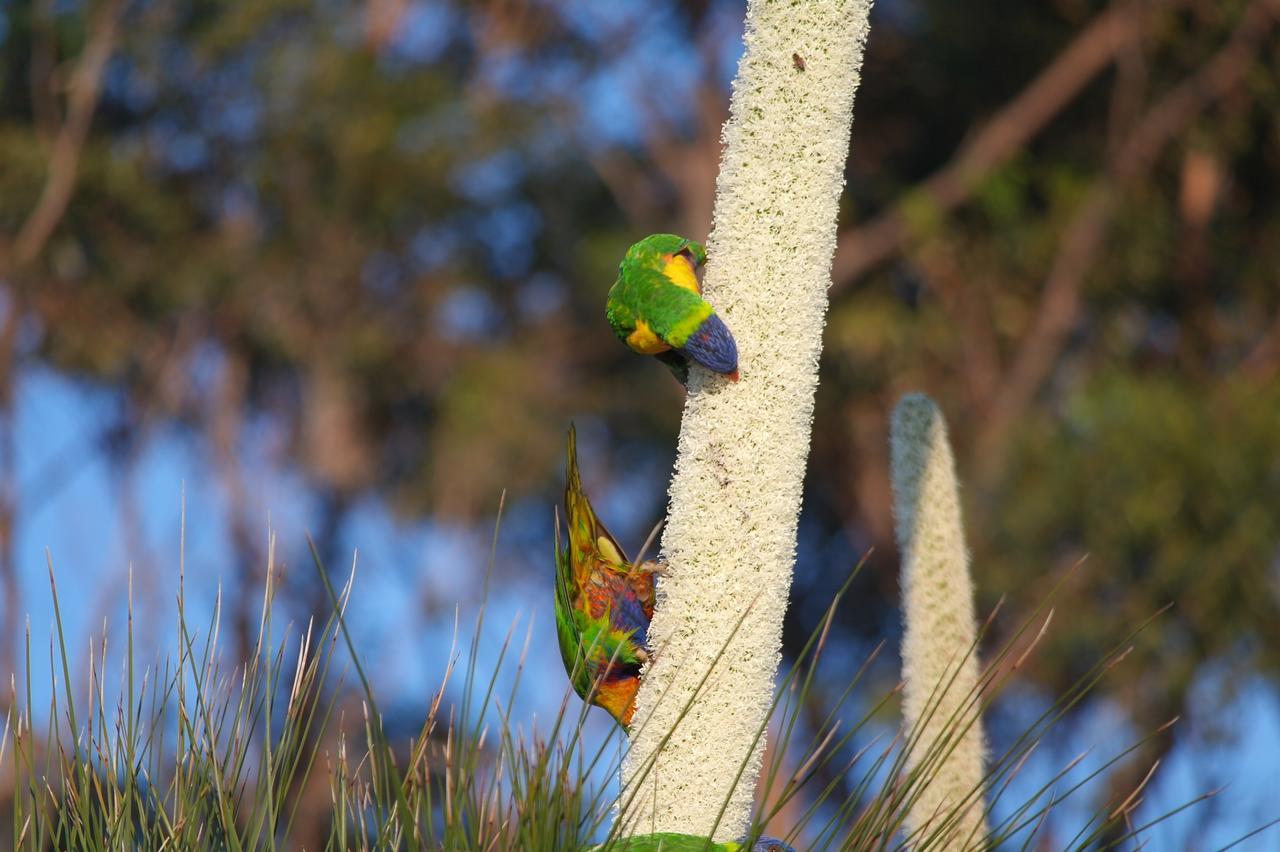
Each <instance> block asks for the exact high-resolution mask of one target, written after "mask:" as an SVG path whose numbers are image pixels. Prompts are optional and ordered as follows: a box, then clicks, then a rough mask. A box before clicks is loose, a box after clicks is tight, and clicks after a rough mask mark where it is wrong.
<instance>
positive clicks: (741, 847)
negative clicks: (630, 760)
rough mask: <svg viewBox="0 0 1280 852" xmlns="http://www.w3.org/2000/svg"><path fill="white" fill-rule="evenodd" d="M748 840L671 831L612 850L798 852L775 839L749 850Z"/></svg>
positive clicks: (630, 840) (633, 839)
mask: <svg viewBox="0 0 1280 852" xmlns="http://www.w3.org/2000/svg"><path fill="white" fill-rule="evenodd" d="M745 844H746V838H743V839H742V840H740V841H738V842H736V843H735V842H734V841H729V842H727V843H716V842H714V841H711V840H709V839H707V838H705V837H698V836H697V835H695V834H674V833H672V832H669V831H664V832H659V833H658V834H644V835H640V836H638V837H627V838H624V839H622V840H619V841H618V842H617V843H615V844H614V845H613V846H611V847H610V848H611V849H614V850H617V852H796V850H794V849H792V848H791V847H790V846H788V845H787V844H785V843H783V842H782V841H781V840H778V839H777V838H774V837H761V838H760V839H759V840H757V841H756V842H755V843H753V844H751V846H750V847H749V848H748V847H747V846H746V845H745Z"/></svg>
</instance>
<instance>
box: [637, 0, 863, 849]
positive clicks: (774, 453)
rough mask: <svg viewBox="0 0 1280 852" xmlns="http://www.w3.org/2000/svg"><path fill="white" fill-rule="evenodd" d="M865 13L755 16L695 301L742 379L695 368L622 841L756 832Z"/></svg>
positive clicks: (807, 5)
mask: <svg viewBox="0 0 1280 852" xmlns="http://www.w3.org/2000/svg"><path fill="white" fill-rule="evenodd" d="M870 8H871V3H870V0H804V2H791V1H790V0H788V1H787V2H781V0H751V2H749V3H748V6H747V23H746V35H745V41H746V51H745V53H744V55H743V57H742V60H741V62H740V64H739V66H738V74H737V78H736V80H735V81H734V84H733V96H732V100H731V104H730V118H729V121H728V122H727V123H726V125H725V129H724V142H725V151H724V157H723V160H722V162H721V166H720V175H719V180H718V184H717V191H716V202H715V223H714V229H713V231H712V234H711V238H710V240H709V246H708V248H709V263H708V266H707V275H706V281H705V289H704V293H705V295H706V297H707V299H708V300H709V301H710V302H711V303H712V305H713V306H714V307H715V308H716V311H717V312H718V313H719V314H720V316H721V317H722V318H723V319H724V321H725V322H726V324H727V325H728V326H729V328H730V330H731V331H732V332H733V335H734V337H735V338H736V340H737V343H738V351H739V365H740V370H741V377H742V378H741V381H740V382H738V383H736V384H731V383H728V382H727V381H725V380H724V379H722V378H720V377H717V376H712V375H710V374H708V373H706V372H705V371H702V370H701V369H700V368H698V367H695V368H694V369H693V374H692V375H691V377H690V382H689V398H688V402H687V403H686V406H685V412H684V422H683V426H682V429H681V432H680V442H679V456H678V458H677V459H676V466H675V472H674V475H673V477H672V481H671V490H670V496H671V502H670V511H669V515H668V521H667V526H666V529H665V532H664V534H663V539H662V546H663V553H664V560H665V561H666V563H667V565H668V569H669V573H668V574H667V576H665V577H663V578H662V579H661V580H660V584H659V601H658V608H657V612H656V614H655V616H654V619H653V624H652V626H651V628H650V634H649V635H650V639H651V645H652V647H653V648H654V649H655V650H656V654H655V657H654V660H653V662H652V663H651V665H650V666H649V669H648V671H647V673H646V674H645V677H644V681H643V684H642V686H641V689H640V694H639V697H638V700H637V703H636V715H635V720H634V722H633V725H632V730H631V733H632V742H631V748H630V751H629V754H628V756H627V759H626V761H625V762H624V766H623V772H622V775H623V785H624V789H623V794H622V800H623V802H624V803H626V802H628V800H630V806H629V807H626V808H625V811H626V813H625V818H626V819H627V821H628V822H627V826H626V828H627V833H636V834H645V833H649V832H658V831H676V832H685V833H689V834H699V835H703V836H706V835H707V834H709V833H710V831H711V828H712V825H713V823H715V820H716V818H717V815H719V814H721V811H722V808H724V812H723V816H722V817H721V818H720V822H719V824H718V825H717V826H716V829H715V837H716V839H717V840H726V839H732V838H737V837H739V836H741V835H742V834H743V832H744V831H745V830H746V828H747V826H748V822H749V819H750V811H751V804H752V795H753V792H754V790H755V786H756V779H757V776H758V774H759V768H760V762H761V754H762V748H763V745H764V742H763V738H758V733H759V731H760V729H761V726H762V725H763V723H764V720H765V716H766V714H767V712H768V709H769V706H770V703H771V701H772V698H773V691H774V678H775V676H776V674H777V668H778V663H779V659H780V656H779V648H780V645H781V635H782V618H783V615H784V613H785V611H786V606H787V596H788V591H789V588H790V585H791V569H792V564H793V562H794V559H795V541H796V521H797V517H798V514H799V511H800V494H801V486H802V484H803V479H804V470H805V464H806V460H807V458H808V453H809V434H810V427H811V421H812V417H813V395H814V390H815V388H816V386H817V370H818V357H819V354H820V352H821V348H822V327H823V322H824V317H825V314H826V309H827V289H828V287H829V286H830V283H831V258H832V255H833V252H834V250H835V240H836V212H837V203H838V200H839V197H840V192H841V189H842V188H843V182H844V177H843V175H844V165H845V160H846V158H847V155H848V149H849V132H850V125H851V122H852V115H853V96H854V91H855V90H856V88H857V86H858V81H859V74H858V71H859V68H860V67H861V64H862V53H863V45H864V43H865V40H866V36H867V26H868V22H867V19H868V15H869V13H870ZM731 637H732V638H731ZM713 664H714V670H712V666H713ZM708 671H711V674H710V676H709V677H708V676H707V674H708ZM704 678H705V682H704ZM686 711H687V712H686ZM659 751H660V753H659ZM744 764H745V765H746V771H745V772H741V775H740V774H739V773H740V770H741V768H742V766H743V765H744ZM735 779H737V784H736V785H735V783H734V782H735ZM633 794H634V798H632V796H633ZM726 801H727V802H728V806H727V808H726V807H725V803H726Z"/></svg>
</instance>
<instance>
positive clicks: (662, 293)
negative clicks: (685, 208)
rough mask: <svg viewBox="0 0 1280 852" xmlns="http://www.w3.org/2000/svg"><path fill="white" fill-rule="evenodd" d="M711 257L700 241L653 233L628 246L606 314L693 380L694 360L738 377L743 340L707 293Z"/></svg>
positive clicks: (629, 338) (643, 349)
mask: <svg viewBox="0 0 1280 852" xmlns="http://www.w3.org/2000/svg"><path fill="white" fill-rule="evenodd" d="M706 261H707V252H706V249H704V248H703V247H702V244H701V243H695V242H694V241H693V240H686V239H685V238H683V237H678V236H676V235H675V234H654V235H653V236H649V237H645V238H644V239H643V240H641V241H640V242H638V243H636V244H635V245H633V246H632V247H631V248H629V249H627V254H626V257H624V258H623V259H622V263H621V264H620V265H619V266H618V280H617V281H615V282H614V284H613V287H612V288H611V289H610V290H609V301H608V304H607V305H606V306H605V315H606V316H607V317H608V318H609V325H611V326H613V331H614V333H615V334H617V335H618V337H619V338H620V339H621V340H622V342H623V343H625V344H627V346H629V347H631V348H632V349H633V350H635V351H636V352H639V353H640V354H641V355H654V356H656V357H657V358H658V360H660V361H662V362H663V363H665V364H666V365H667V366H668V367H670V368H671V372H673V373H675V375H676V378H677V379H679V380H680V382H681V384H684V383H686V382H687V381H688V378H689V362H690V361H693V362H695V363H698V364H701V365H702V366H704V367H706V368H707V369H708V370H710V371H711V372H713V373H720V374H721V375H723V376H725V377H727V378H728V379H729V380H730V381H733V382H736V381H737V380H738V344H737V343H736V342H734V339H733V335H732V334H730V333H729V328H728V326H726V325H725V324H724V322H723V321H722V320H721V319H720V317H718V316H716V313H715V311H713V310H712V309H711V305H709V304H707V301H706V300H705V299H703V298H702V285H701V284H700V283H699V281H698V274H697V273H698V269H699V267H701V266H702V265H703V264H704V263H706Z"/></svg>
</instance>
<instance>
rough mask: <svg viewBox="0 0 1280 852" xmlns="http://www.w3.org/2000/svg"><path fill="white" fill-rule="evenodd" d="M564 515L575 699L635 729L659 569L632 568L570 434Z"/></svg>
mask: <svg viewBox="0 0 1280 852" xmlns="http://www.w3.org/2000/svg"><path fill="white" fill-rule="evenodd" d="M564 512H565V519H566V521H567V522H568V526H569V541H568V544H567V545H565V546H564V547H563V548H561V544H560V521H559V518H558V517H557V520H556V633H557V635H558V637H559V640H560V655H561V656H562V657H563V658H564V667H565V670H566V671H567V672H568V673H569V679H570V680H571V681H572V683H573V688H574V691H575V692H577V693H578V695H579V696H581V697H582V699H583V700H584V701H587V702H589V703H591V704H595V705H597V706H599V707H603V708H604V709H605V710H608V711H609V714H610V715H611V716H613V718H615V719H617V720H618V722H619V723H620V724H621V725H623V726H624V727H625V726H627V725H629V724H631V714H632V712H633V711H634V709H635V697H636V690H638V689H639V688H640V667H641V665H642V664H643V663H644V662H645V661H646V660H648V658H649V655H648V652H647V651H646V650H645V647H644V643H645V638H646V635H647V634H648V631H649V621H650V620H651V619H652V618H653V601H654V574H656V573H658V572H659V571H660V570H661V566H660V565H658V563H656V562H644V563H641V564H640V565H632V564H631V561H630V560H628V559H627V556H626V554H625V553H623V551H622V547H621V546H619V544H618V542H617V540H616V539H615V538H614V537H613V535H612V534H611V533H610V532H609V531H608V530H607V529H605V526H604V524H602V523H601V522H600V519H599V518H597V517H596V513H595V511H594V510H593V509H592V508H591V501H590V500H588V499H587V495H586V494H584V493H583V491H582V480H581V479H580V478H579V476H578V448H577V437H576V435H575V433H574V430H573V427H572V426H570V427H569V449H568V459H567V461H566V464H565V487H564Z"/></svg>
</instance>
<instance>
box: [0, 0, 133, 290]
mask: <svg viewBox="0 0 1280 852" xmlns="http://www.w3.org/2000/svg"><path fill="white" fill-rule="evenodd" d="M123 9H124V2H123V0H107V2H106V3H104V4H103V5H102V6H101V7H100V8H99V9H98V11H97V12H96V14H94V15H93V20H92V22H91V23H90V24H89V30H88V32H89V37H88V41H86V42H85V46H84V51H83V52H82V53H81V55H80V59H79V61H78V62H77V63H76V67H75V70H74V71H73V72H72V74H71V79H70V80H69V81H68V88H69V92H68V95H67V112H66V116H65V117H64V118H63V119H62V121H61V123H60V124H59V126H58V129H57V133H56V134H55V136H54V139H53V146H52V149H51V150H50V152H49V170H48V174H47V176H46V178H45V184H44V190H43V191H42V192H41V194H40V200H39V201H38V202H37V203H36V206H35V209H34V210H32V211H31V215H30V216H28V217H27V220H26V221H25V222H24V223H23V225H22V228H21V229H20V230H19V231H18V235H17V237H15V238H14V241H13V246H12V247H11V248H9V249H7V250H6V248H5V247H4V246H0V270H2V269H6V268H8V269H9V270H10V271H12V268H14V267H16V268H18V269H21V268H22V267H24V266H26V265H27V264H29V263H31V262H32V261H33V260H35V258H36V256H37V255H38V254H40V252H41V250H42V249H43V248H44V246H45V243H46V242H48V240H49V237H50V236H51V235H52V234H53V229H54V228H56V227H57V226H58V222H59V221H60V220H61V219H62V214H63V213H64V212H66V209H67V203H68V202H70V201H71V193H72V191H73V190H74V189H75V183H76V172H77V170H78V168H79V164H80V149H81V148H83V147H84V142H85V139H86V138H87V137H88V135H89V127H90V125H91V124H92V123H93V113H94V110H96V109H97V107H98V98H99V96H100V95H101V93H102V74H103V72H104V71H105V70H106V67H107V60H109V59H110V58H111V54H112V53H113V52H114V51H115V47H116V37H117V35H118V32H119V26H120V15H121V12H122V11H123ZM6 255H9V256H8V257H6Z"/></svg>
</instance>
